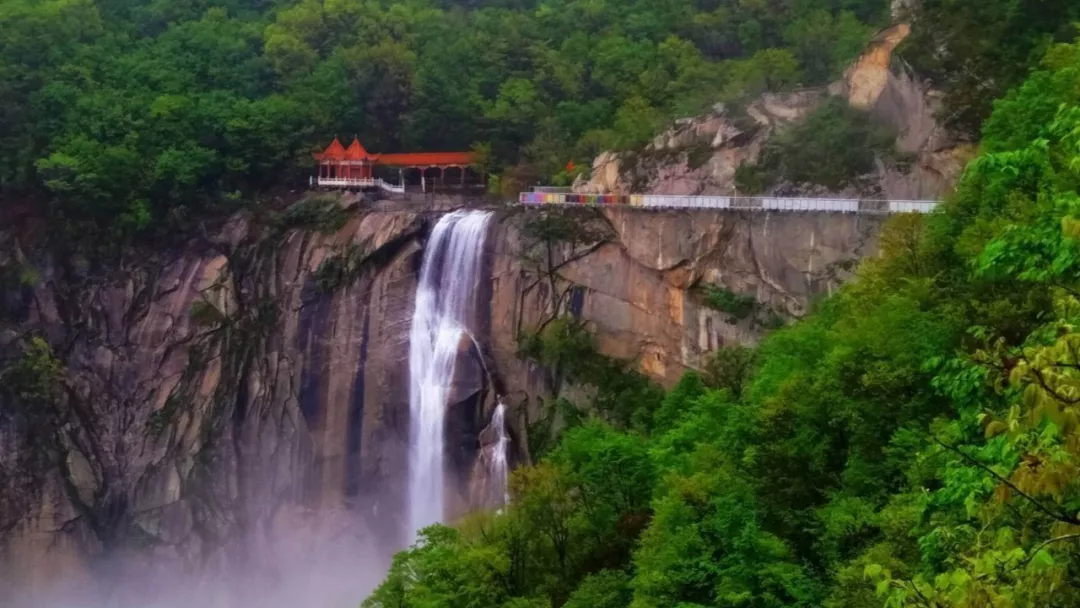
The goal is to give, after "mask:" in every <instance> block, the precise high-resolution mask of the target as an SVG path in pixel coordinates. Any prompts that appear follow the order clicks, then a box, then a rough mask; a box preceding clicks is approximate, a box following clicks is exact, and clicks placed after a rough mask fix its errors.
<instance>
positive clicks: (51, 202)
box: [0, 0, 886, 237]
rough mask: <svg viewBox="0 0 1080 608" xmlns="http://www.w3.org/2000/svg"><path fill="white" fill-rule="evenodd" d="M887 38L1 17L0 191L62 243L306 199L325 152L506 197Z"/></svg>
mask: <svg viewBox="0 0 1080 608" xmlns="http://www.w3.org/2000/svg"><path fill="white" fill-rule="evenodd" d="M885 18H886V6H885V3H883V2H881V1H879V0H844V1H843V2H839V1H834V0H799V1H790V2H789V1H784V2H773V1H770V2H744V1H740V2H736V1H733V0H664V1H661V2H656V1H652V0H650V1H644V0H610V1H606V2H591V3H589V2H586V3H582V2H579V1H577V0H546V1H545V2H537V1H535V0H520V1H514V2H504V1H494V2H463V1H460V0H410V1H408V2H404V3H398V2H394V3H387V2H381V1H378V0H345V1H329V0H327V1H323V0H275V1H264V0H259V1H255V2H239V1H237V0H187V1H183V2H160V1H156V0H155V1H151V0H41V1H38V0H9V1H6V2H4V3H3V5H2V6H0V22H2V23H3V24H4V27H3V30H2V32H0V190H2V191H3V192H4V194H17V195H19V198H24V197H27V196H34V199H35V200H38V201H41V202H42V203H48V206H49V208H50V209H51V211H52V213H53V215H54V217H56V218H59V219H62V220H63V222H62V223H58V227H69V228H71V231H70V233H71V234H75V235H87V234H91V233H92V232H90V231H91V230H92V229H99V228H105V229H108V230H109V231H111V234H112V236H114V237H128V236H130V235H134V234H139V233H144V232H146V231H147V230H155V229H156V230H157V231H159V232H165V231H167V230H168V229H170V228H171V227H173V226H176V225H182V224H184V223H186V222H188V221H190V220H191V219H192V218H194V217H196V216H198V215H201V214H204V213H205V212H206V211H207V210H217V211H221V210H229V209H232V208H235V207H236V206H237V205H239V204H241V202H242V201H245V200H251V199H252V198H253V197H254V196H255V195H256V194H258V193H260V192H264V191H266V190H268V189H270V188H273V187H275V186H279V185H281V184H283V183H286V184H293V185H300V184H301V183H304V182H306V173H307V172H309V171H310V167H311V164H312V160H311V158H310V153H311V152H312V151H313V149H315V148H317V147H318V146H320V145H325V144H326V143H327V141H328V139H329V138H330V137H332V136H333V135H334V134H338V135H340V136H341V137H345V138H347V137H351V136H352V135H353V134H357V135H359V136H360V138H361V139H362V140H363V141H364V143H365V144H366V145H367V146H368V147H369V148H370V149H372V150H378V151H396V150H401V149H469V148H470V147H472V146H474V145H476V146H479V147H480V148H482V149H484V150H485V151H487V152H488V154H487V155H486V156H487V158H488V161H486V162H488V164H490V165H492V166H491V167H489V168H494V169H497V170H501V169H506V168H508V167H516V169H515V170H514V171H507V172H505V174H504V178H505V179H504V180H502V184H503V185H504V187H506V188H513V187H519V186H520V184H519V183H518V180H521V179H526V178H531V179H535V178H537V177H543V178H547V179H550V178H552V177H554V176H558V175H559V174H560V173H564V171H563V168H564V167H565V166H566V165H567V161H568V160H570V159H571V158H573V159H575V160H576V162H577V164H578V165H579V166H582V167H584V166H587V165H586V164H587V162H588V160H589V159H590V158H591V157H592V156H593V155H594V154H595V153H596V152H597V151H598V150H600V149H603V148H608V147H622V148H625V147H632V146H636V145H638V144H640V143H641V142H644V141H646V140H648V139H649V138H651V137H652V136H653V135H654V134H655V132H656V130H657V129H658V128H659V127H660V126H661V125H662V124H663V123H664V121H666V120H669V119H670V118H672V117H675V116H678V115H685V114H687V113H691V112H695V111H697V110H699V109H701V108H703V107H706V106H708V105H710V104H712V103H715V102H716V101H718V100H721V99H725V98H726V99H735V98H742V97H745V96H748V95H753V94H756V93H758V92H760V91H763V90H777V89H782V88H787V87H791V86H794V85H797V84H800V83H802V84H813V83H820V82H823V81H825V80H827V79H828V78H831V77H835V76H836V75H837V74H838V73H839V70H840V69H841V68H842V67H843V65H844V64H845V62H847V61H848V60H850V59H851V58H852V57H853V56H855V55H856V54H857V53H858V51H859V50H860V49H861V47H862V45H863V44H864V43H865V42H866V40H867V39H868V38H869V36H870V35H871V33H872V31H873V29H874V28H875V27H877V26H879V25H881V24H882V23H883V22H884V19H885ZM562 177H563V178H564V179H568V178H569V177H570V176H568V175H562ZM301 180H302V181H301Z"/></svg>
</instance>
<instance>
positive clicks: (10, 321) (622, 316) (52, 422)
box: [0, 205, 881, 606]
mask: <svg viewBox="0 0 1080 608" xmlns="http://www.w3.org/2000/svg"><path fill="white" fill-rule="evenodd" d="M544 212H547V211H544ZM537 213H541V211H540V210H536V209H532V210H504V211H501V212H500V215H499V220H498V222H496V223H495V224H494V225H493V227H492V228H491V230H492V232H491V233H489V238H488V249H489V251H488V252H487V255H486V262H485V264H486V270H485V272H486V273H488V276H490V283H487V282H485V285H488V284H489V285H490V288H489V289H490V291H489V290H488V288H487V287H485V288H484V289H483V290H482V291H483V292H484V293H482V294H480V297H481V300H482V301H483V302H485V303H486V302H488V301H490V306H482V307H481V310H480V313H479V314H480V318H478V319H477V326H476V327H475V328H474V331H475V334H476V335H477V337H478V339H479V341H480V342H482V343H483V348H482V350H483V351H484V352H476V351H475V349H474V348H473V347H472V346H471V345H469V344H465V345H463V352H466V353H468V354H467V355H466V361H469V362H471V363H467V364H463V365H460V370H459V372H458V378H457V379H456V381H455V383H456V386H455V389H456V390H455V395H456V397H455V402H456V403H455V405H454V406H452V407H453V414H452V415H451V416H449V419H450V423H449V425H448V437H449V441H448V446H449V449H450V451H451V454H450V462H451V463H452V468H453V469H454V470H455V471H457V472H458V473H459V475H458V476H457V477H456V478H455V481H454V484H455V488H461V489H462V490H461V491H460V492H459V493H457V494H456V495H455V497H453V498H452V500H451V503H452V504H453V505H454V509H455V510H456V511H458V512H460V511H462V510H464V509H465V508H467V506H468V504H469V501H470V499H469V496H468V495H467V492H466V491H465V490H464V488H467V487H468V486H469V485H470V483H469V480H468V479H467V477H468V472H469V471H472V470H474V469H475V468H476V467H475V466H474V465H475V461H476V458H477V454H478V453H480V452H482V450H483V446H481V445H480V443H481V442H482V441H483V437H485V436H489V435H493V434H492V433H490V432H488V433H486V434H485V433H482V429H483V428H484V427H485V426H486V425H487V424H488V422H489V419H490V416H491V412H492V407H493V404H494V401H495V400H494V394H495V393H499V394H501V395H504V396H507V397H508V401H507V403H513V404H520V403H526V404H528V403H529V402H530V400H535V399H536V398H537V397H538V396H542V395H543V394H544V392H545V391H546V390H547V387H546V386H545V385H544V383H543V378H542V374H541V373H540V370H539V369H537V367H536V365H535V364H533V363H530V362H528V361H525V360H522V359H520V358H518V357H517V355H516V353H517V348H518V345H517V342H516V338H517V336H518V333H519V332H520V331H521V330H522V329H526V328H529V327H530V326H531V325H533V324H535V323H536V322H537V320H538V319H539V318H541V316H542V315H544V314H546V311H547V309H548V306H549V304H550V296H551V293H550V292H546V291H545V290H546V289H547V283H546V282H544V281H540V282H538V281H536V277H535V272H534V270H535V269H533V268H532V267H531V266H530V264H531V262H529V261H528V260H527V259H525V256H523V254H522V252H523V251H524V250H525V249H527V248H528V246H529V244H528V243H527V242H526V241H527V240H528V237H527V236H526V233H527V232H528V231H527V230H525V229H524V227H525V226H527V224H528V222H530V221H532V219H534V218H535V216H536V214H537ZM586 213H589V214H591V215H590V217H589V218H587V220H588V221H589V222H591V223H594V224H596V225H598V226H600V227H601V228H602V230H603V232H604V234H605V237H604V238H603V239H601V240H599V241H597V242H595V243H588V244H585V245H582V246H581V247H579V248H569V249H568V248H567V247H565V246H560V247H561V249H559V251H557V252H556V253H555V256H556V257H555V259H556V260H557V263H558V265H559V269H558V271H559V274H560V279H559V281H560V284H561V285H567V286H573V290H574V294H573V297H572V298H571V299H570V300H569V301H568V304H567V312H570V313H572V314H575V315H578V316H580V317H581V318H583V319H585V320H587V321H588V322H589V323H590V325H591V327H592V329H593V330H594V331H595V333H596V336H597V341H598V345H599V347H600V348H601V350H602V351H603V352H604V353H606V354H609V355H613V356H617V357H622V358H627V359H633V360H634V361H636V364H637V365H638V366H639V367H640V369H641V370H642V371H644V372H645V373H646V374H648V375H650V376H651V377H653V378H654V379H655V380H657V381H658V382H661V383H664V384H671V383H672V382H674V381H675V380H676V379H677V378H678V377H679V376H680V375H681V374H682V373H683V371H684V370H686V369H694V368H697V367H699V366H700V365H701V362H702V358H703V356H704V355H705V354H706V353H708V352H709V351H711V350H714V349H716V348H718V347H720V346H723V345H725V344H731V343H749V342H752V341H754V340H755V339H756V338H757V337H758V336H759V335H760V334H761V332H762V331H763V330H764V327H765V325H767V322H768V318H767V317H768V315H771V314H776V315H779V316H781V317H785V318H786V317H790V316H798V315H800V314H802V311H804V310H805V308H806V306H807V303H808V302H809V300H810V299H812V298H813V297H814V296H815V295H817V294H823V293H828V292H830V291H831V290H833V289H834V288H835V287H837V286H838V285H839V284H840V283H841V282H842V281H843V280H844V279H845V278H846V277H847V276H848V275H849V272H850V269H851V268H852V267H853V265H854V263H855V261H857V260H858V259H859V258H860V257H863V256H866V255H871V254H872V253H873V252H874V250H875V237H876V234H877V231H878V228H879V224H880V221H881V220H880V219H879V218H877V217H869V216H857V215H843V214H768V213H745V214H743V213H731V212H727V213H725V212H704V211H698V212H689V211H671V212H663V213H647V212H642V211H637V210H628V209H603V210H586ZM433 217H434V216H433V215H432V214H431V213H418V212H416V211H414V210H410V209H409V208H407V207H405V206H401V205H398V206H397V207H387V206H378V205H376V206H374V207H372V206H365V207H364V208H363V209H361V208H358V207H351V208H349V209H348V211H347V212H346V215H345V216H344V217H343V218H342V219H344V222H343V223H339V224H338V225H334V226H331V227H330V228H329V229H327V228H326V227H325V226H324V227H323V228H324V230H323V231H319V230H316V229H313V228H311V227H310V226H309V227H295V226H294V227H291V228H290V227H288V225H287V224H283V223H282V222H280V221H279V222H277V223H275V224H272V225H267V224H265V223H262V222H256V221H254V220H251V219H250V218H247V217H237V218H234V219H233V221H231V222H230V223H229V224H228V225H227V226H226V227H225V228H224V229H223V230H221V231H220V233H218V234H217V235H216V236H213V237H209V238H204V239H198V240H194V241H191V242H190V243H188V245H187V246H186V247H183V248H182V249H180V250H177V251H173V252H170V253H166V252H158V253H148V252H141V253H139V254H138V255H132V256H129V257H127V258H125V259H122V260H118V261H116V262H115V263H113V264H108V265H101V266H98V265H91V264H87V263H80V262H78V261H77V260H72V259H64V260H61V259H55V258H50V257H48V256H47V255H44V254H43V255H38V256H32V255H31V256H24V255H22V254H21V253H20V252H19V249H18V247H17V246H16V244H15V242H14V241H13V240H12V239H11V238H10V236H9V237H8V238H7V240H5V241H3V242H2V245H3V247H2V248H0V249H2V250H3V251H4V258H2V259H0V265H3V264H7V265H8V266H9V267H10V266H11V265H12V264H13V263H20V264H28V265H30V264H32V265H33V266H34V267H36V269H37V273H38V277H37V280H36V281H32V282H31V281H27V283H32V285H29V284H28V285H26V286H23V287H19V288H18V289H11V290H9V291H8V292H7V295H5V297H4V301H3V302H2V305H0V313H2V320H0V322H2V325H0V369H5V370H10V369H13V366H18V365H19V364H20V362H21V361H24V360H25V359H26V356H25V355H24V354H23V353H24V351H25V350H26V349H27V345H28V344H30V343H31V341H32V337H33V336H40V337H43V338H44V339H45V340H46V341H47V343H48V344H49V345H50V346H51V349H52V352H53V353H54V354H55V357H56V359H57V361H58V363H59V364H60V365H62V369H61V370H60V372H59V376H58V378H57V384H58V385H59V386H60V387H61V389H62V390H59V391H57V393H56V394H55V395H53V398H51V399H47V400H33V399H29V398H28V397H27V395H28V393H26V392H25V391H22V392H20V391H18V390H14V391H13V390H10V387H11V386H12V384H11V378H12V376H8V377H7V378H6V380H5V378H4V377H3V376H0V386H6V387H8V388H6V389H4V390H0V486H2V487H4V488H5V491H4V492H3V495H2V497H0V564H2V566H0V602H3V603H5V605H8V604H10V603H11V601H12V599H11V598H12V597H13V596H11V594H12V593H13V592H14V590H15V589H16V588H17V586H18V588H20V590H21V591H23V592H26V591H29V592H30V593H31V594H32V597H35V598H37V600H40V599H41V598H42V597H44V596H43V595H41V594H42V593H46V592H47V593H53V592H55V590H56V589H57V587H56V586H55V585H56V582H57V581H58V580H62V581H66V582H67V583H70V584H74V585H76V587H77V588H79V589H80V591H79V592H80V593H83V594H84V593H85V590H84V588H83V587H79V586H78V585H79V584H80V581H82V582H87V581H90V582H93V581H98V582H103V581H104V582H106V584H111V583H112V582H114V581H115V579H114V578H110V576H112V573H114V572H121V573H124V572H131V571H133V570H132V568H136V567H137V568H136V570H138V568H142V569H143V570H138V571H139V572H143V571H144V570H145V569H146V568H151V570H153V571H154V572H157V573H158V574H159V575H161V576H163V577H171V579H175V578H176V576H177V574H176V573H177V572H190V573H193V574H199V576H198V577H196V579H193V580H200V581H202V580H205V577H203V576H202V574H205V573H208V572H209V573H212V574H214V575H217V576H220V577H222V578H229V577H234V578H235V577H236V576H242V578H243V580H245V581H247V582H248V583H249V584H247V585H244V586H241V588H239V589H237V588H236V587H235V586H227V587H225V588H224V589H225V590H224V591H222V588H219V587H214V586H213V585H210V586H208V589H209V590H208V591H207V593H211V594H224V596H223V597H224V598H225V599H223V600H220V601H222V602H223V603H222V604H220V605H236V604H237V603H238V602H239V603H242V602H247V601H263V602H264V605H267V604H266V603H265V601H266V598H272V600H273V601H270V603H269V604H268V605H274V606H277V605H286V604H284V603H282V604H278V603H274V602H285V601H286V598H292V599H290V600H289V601H300V602H301V603H303V601H304V600H305V598H307V599H310V597H311V595H310V594H311V593H312V590H311V589H306V590H305V589H301V590H296V589H291V588H290V587H289V586H288V582H287V581H288V578H289V577H288V575H289V571H290V570H292V569H298V568H306V569H308V570H306V572H309V573H310V571H311V569H312V568H314V569H315V571H317V572H322V573H323V574H324V575H326V576H327V577H328V580H333V581H336V584H337V585H338V587H337V588H334V587H332V586H331V590H332V591H337V592H340V593H341V597H342V598H351V599H352V600H355V599H356V597H358V593H359V591H357V589H362V588H364V587H365V586H370V585H371V584H372V583H373V582H374V581H375V580H377V579H378V578H379V577H380V576H381V574H382V572H383V571H384V570H383V568H384V567H385V559H386V557H387V556H388V555H389V553H390V551H391V550H393V549H396V548H398V547H399V546H400V543H401V542H402V538H401V537H400V530H401V514H402V513H403V512H404V510H403V508H402V504H403V502H402V501H403V500H404V494H403V492H404V484H405V479H406V477H405V471H406V441H407V436H408V434H407V425H408V377H407V373H408V370H407V350H408V345H407V338H408V328H409V319H410V316H411V313H412V301H413V295H414V292H415V287H416V277H417V272H418V270H419V265H420V259H421V256H422V252H423V247H424V243H425V238H426V234H427V231H428V229H429V228H430V225H431V223H432V219H433ZM706 283H708V284H713V285H716V286H719V287H722V288H725V289H727V290H730V292H732V293H737V294H742V295H748V296H752V297H753V298H754V299H755V301H756V302H757V305H756V306H757V311H756V312H755V313H754V314H752V315H749V316H743V317H741V318H739V317H736V316H733V315H732V314H729V313H725V312H723V311H720V310H714V309H712V308H709V307H708V306H706V305H705V304H704V301H703V299H702V294H701V291H700V288H701V286H702V285H704V284H706ZM5 382H7V383H6V384H5ZM33 408H36V409H33ZM529 412H530V408H529V407H525V408H519V409H518V410H516V412H514V413H512V414H511V415H510V416H509V418H511V419H512V420H511V421H510V426H511V434H512V440H513V441H514V446H515V451H516V458H518V459H527V458H528V455H527V454H525V453H524V450H523V448H522V445H523V441H522V440H521V438H522V436H523V434H524V432H525V426H526V424H525V423H526V420H525V418H524V417H527V416H528V415H529ZM473 482H475V480H473ZM474 485H475V484H474ZM327 547H331V549H327ZM328 551H329V553H328ZM106 557H107V558H108V559H106ZM285 558H288V559H287V560H286V559H285ZM236 564H240V565H241V566H242V568H241V574H237V572H236V571H235V570H233V569H232V568H233V566H234V565H236ZM335 568H337V569H335ZM342 568H344V569H345V571H344V572H342V570H341V569H342ZM211 578H213V577H211ZM139 580H142V581H144V583H145V585H146V586H148V587H150V588H154V587H160V586H161V585H162V584H164V583H162V582H161V581H162V580H164V579H162V578H155V577H153V576H148V575H146V576H144V575H142V574H141V575H140V579H139ZM308 580H310V579H308ZM342 581H344V584H342ZM16 584H18V585H16ZM140 589H141V588H140ZM193 589H195V587H191V588H187V587H185V593H187V594H188V597H193V596H191V593H193V592H194V591H193ZM142 590H143V591H145V589H142ZM326 591H327V590H326V589H322V590H320V591H319V592H317V593H318V594H319V597H321V598H323V599H325V593H326ZM293 592H295V593H296V594H297V595H295V596H290V595H289V593H293ZM5 593H6V594H7V595H5ZM34 594H36V595H34ZM305 594H306V595H305ZM82 597H85V595H83V596H82ZM214 597H218V596H217V595H215V596H214ZM260 598H261V599H260ZM37 603H39V604H40V601H38V602H37ZM207 603H208V605H209V604H210V602H207Z"/></svg>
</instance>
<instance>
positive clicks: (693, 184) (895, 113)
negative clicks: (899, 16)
mask: <svg viewBox="0 0 1080 608" xmlns="http://www.w3.org/2000/svg"><path fill="white" fill-rule="evenodd" d="M898 10H899V9H898ZM910 31H911V30H910V27H909V26H908V25H907V24H905V23H900V24H898V25H895V26H893V27H891V28H889V29H887V30H884V31H882V32H881V33H879V34H878V35H877V36H876V37H875V38H874V40H873V41H872V42H871V43H870V45H869V46H868V47H867V49H866V51H865V52H864V53H863V54H862V56H860V57H859V58H858V59H856V60H855V61H854V62H853V63H852V64H851V66H849V67H848V69H847V70H846V71H845V73H844V77H843V78H842V79H841V80H838V81H836V82H834V83H832V84H830V85H829V86H824V87H816V88H809V89H803V90H799V91H795V92H790V93H766V94H763V95H761V96H760V97H759V98H757V99H755V100H753V101H752V102H750V103H749V104H747V106H746V107H745V108H732V107H728V106H725V105H723V104H719V105H717V106H716V107H714V108H713V110H712V111H711V112H710V113H708V114H705V115H702V116H697V117H693V118H686V119H682V120H679V121H677V122H676V123H675V124H674V125H673V126H672V127H671V128H670V129H669V130H668V131H666V132H664V133H662V134H661V135H659V136H657V137H656V138H655V139H654V140H653V141H652V142H651V143H650V144H649V145H648V146H646V148H645V150H644V151H643V152H642V153H639V154H633V155H630V154H619V153H614V152H605V153H602V154H600V155H599V156H597V157H596V159H595V160H594V162H593V167H592V173H591V175H590V176H589V177H588V178H587V179H585V178H579V180H578V181H577V182H576V183H575V184H574V190H575V191H578V192H585V193H630V192H634V193H653V194H720V195H730V194H733V193H735V192H736V191H737V188H736V184H735V170H736V169H737V168H738V167H739V166H740V165H742V164H744V163H745V164H750V165H753V164H756V163H757V162H758V161H759V159H760V158H761V154H762V150H763V149H764V147H765V145H766V143H767V142H768V141H769V140H770V139H771V138H772V137H773V136H774V135H775V134H776V133H777V131H778V130H779V129H783V128H784V127H785V126H786V125H790V124H792V123H795V122H798V121H800V120H802V119H803V118H804V117H806V115H807V114H809V113H810V112H812V111H813V110H814V109H816V108H817V107H818V106H819V105H820V104H821V103H822V101H824V100H825V99H827V98H829V97H839V98H842V99H844V100H845V101H846V102H847V103H848V105H850V106H851V107H853V108H857V109H860V110H864V111H867V112H869V113H870V114H871V115H872V116H874V117H875V118H876V119H877V120H879V121H881V122H882V123H885V124H887V125H889V126H890V127H892V128H893V129H894V130H895V131H896V133H897V134H898V135H897V139H896V147H897V150H898V151H900V152H902V153H905V154H909V155H911V156H912V157H913V158H914V161H913V162H912V163H911V165H910V166H907V164H906V163H905V164H904V165H903V166H901V165H898V164H897V163H895V162H887V161H885V160H882V159H879V160H878V162H877V168H876V170H875V171H874V173H873V174H872V175H867V176H864V178H865V179H861V180H859V181H860V185H859V186H852V187H849V188H847V189H845V190H844V191H841V192H827V191H825V189H822V188H820V187H811V186H807V185H804V184H778V185H777V186H776V187H774V188H773V190H772V191H771V192H769V193H770V194H772V193H777V192H778V193H781V194H784V195H802V194H808V195H814V196H837V197H849V198H858V197H881V198H886V199H893V200H904V199H909V200H918V199H936V198H940V197H941V196H942V195H944V194H945V193H947V192H948V191H949V190H950V189H951V187H952V184H953V183H955V181H956V178H957V177H958V175H959V172H960V170H961V169H962V168H963V164H964V163H965V162H966V160H967V159H968V158H969V156H970V153H971V149H970V146H969V145H967V144H964V143H962V142H958V141H956V140H955V139H954V138H953V137H952V136H951V135H950V134H949V133H948V132H947V131H946V130H945V129H944V128H942V127H941V126H940V125H939V124H938V121H937V119H936V118H935V113H936V112H937V109H938V105H939V103H938V99H939V97H940V95H939V93H938V92H937V91H935V90H933V89H932V88H930V86H929V85H927V84H926V83H925V82H922V81H921V80H919V78H918V77H917V76H916V75H915V74H914V73H913V72H912V71H911V70H910V69H909V68H907V67H906V66H905V65H903V64H902V63H900V62H898V61H896V60H894V58H893V51H894V50H895V49H896V47H897V46H898V45H899V44H900V43H901V42H903V40H904V39H905V38H907V36H908V35H909V34H910Z"/></svg>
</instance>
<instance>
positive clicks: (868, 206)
mask: <svg viewBox="0 0 1080 608" xmlns="http://www.w3.org/2000/svg"><path fill="white" fill-rule="evenodd" d="M518 202H520V203H522V204H525V205H625V206H629V207H642V208H647V209H745V210H759V211H833V212H839V213H930V212H931V211H933V210H934V207H936V206H937V204H938V202H937V201H928V200H921V201H919V200H916V201H908V200H891V201H889V200H872V199H864V200H859V199H839V198H790V197H752V196H671V195H664V194H569V193H552V192H522V193H521V194H520V196H519V197H518Z"/></svg>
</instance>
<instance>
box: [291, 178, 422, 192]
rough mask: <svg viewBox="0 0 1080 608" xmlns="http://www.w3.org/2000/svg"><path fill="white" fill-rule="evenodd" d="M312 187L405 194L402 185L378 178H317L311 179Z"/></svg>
mask: <svg viewBox="0 0 1080 608" xmlns="http://www.w3.org/2000/svg"><path fill="white" fill-rule="evenodd" d="M313 179H314V181H313V183H312V185H315V186H320V187H324V188H382V189H383V190H385V191H387V192H393V193H395V194H405V185H404V184H396V185H395V184H391V183H390V182H387V181H384V180H382V179H379V178H375V179H370V178H367V179H361V178H356V177H348V178H346V177H318V178H313Z"/></svg>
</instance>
